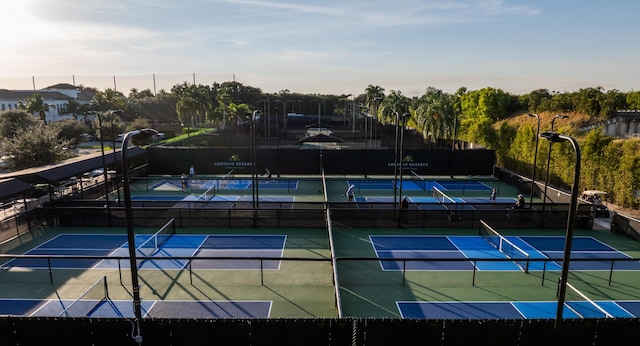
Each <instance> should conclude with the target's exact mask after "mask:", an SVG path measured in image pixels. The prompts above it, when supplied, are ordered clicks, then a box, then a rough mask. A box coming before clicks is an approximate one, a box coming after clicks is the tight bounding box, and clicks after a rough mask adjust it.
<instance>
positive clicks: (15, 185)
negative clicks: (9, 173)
mask: <svg viewBox="0 0 640 346" xmlns="http://www.w3.org/2000/svg"><path fill="white" fill-rule="evenodd" d="M31 190H33V186H32V185H31V184H29V183H25V182H24V181H22V180H20V179H16V178H9V179H0V201H4V200H7V199H9V198H12V197H16V196H20V195H23V194H25V193H27V192H29V191H31Z"/></svg>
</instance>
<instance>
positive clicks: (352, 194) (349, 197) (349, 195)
mask: <svg viewBox="0 0 640 346" xmlns="http://www.w3.org/2000/svg"><path fill="white" fill-rule="evenodd" d="M355 188H356V186H355V185H353V184H351V185H349V188H348V189H347V192H345V195H346V196H347V200H348V201H349V202H353V198H354V197H355V191H354V189H355Z"/></svg>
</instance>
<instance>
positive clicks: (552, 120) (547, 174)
mask: <svg viewBox="0 0 640 346" xmlns="http://www.w3.org/2000/svg"><path fill="white" fill-rule="evenodd" d="M568 117H569V116H568V115H563V114H562V115H554V116H553V119H551V132H553V123H554V122H555V121H556V119H567V118H568ZM551 144H552V143H551V142H549V151H548V152H547V173H546V174H545V177H544V193H543V196H544V197H543V198H542V213H543V214H544V208H545V204H546V202H547V185H548V184H549V164H550V162H551Z"/></svg>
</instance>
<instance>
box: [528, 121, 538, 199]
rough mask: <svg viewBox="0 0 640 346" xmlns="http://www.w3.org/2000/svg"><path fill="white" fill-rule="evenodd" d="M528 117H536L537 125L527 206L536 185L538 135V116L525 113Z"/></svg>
mask: <svg viewBox="0 0 640 346" xmlns="http://www.w3.org/2000/svg"><path fill="white" fill-rule="evenodd" d="M527 115H528V116H530V117H536V118H537V119H538V127H537V129H536V149H535V151H534V154H533V172H532V173H531V192H530V197H529V206H531V205H532V204H533V194H534V191H535V186H536V165H537V161H538V137H539V136H540V116H539V115H538V114H531V113H528V114H527Z"/></svg>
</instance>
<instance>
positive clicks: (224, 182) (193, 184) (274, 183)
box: [149, 177, 298, 191]
mask: <svg viewBox="0 0 640 346" xmlns="http://www.w3.org/2000/svg"><path fill="white" fill-rule="evenodd" d="M252 186H253V182H252V180H251V179H192V178H191V177H189V178H188V179H187V188H189V189H197V190H209V189H212V188H215V189H216V190H224V189H240V190H246V189H250V188H251V187H252ZM258 187H259V188H261V189H297V188H298V180H297V179H262V178H260V180H259V181H258ZM149 190H152V191H180V190H182V180H181V179H180V178H176V179H163V180H161V181H159V182H157V183H155V184H153V185H150V186H149Z"/></svg>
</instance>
